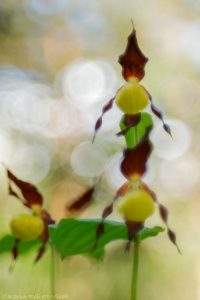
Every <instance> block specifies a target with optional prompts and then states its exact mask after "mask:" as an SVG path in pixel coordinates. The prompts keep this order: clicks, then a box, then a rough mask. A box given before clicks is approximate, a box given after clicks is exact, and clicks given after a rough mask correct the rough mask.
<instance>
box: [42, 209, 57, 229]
mask: <svg viewBox="0 0 200 300" xmlns="http://www.w3.org/2000/svg"><path fill="white" fill-rule="evenodd" d="M40 217H41V218H42V219H43V221H44V222H45V223H46V224H48V225H51V224H55V221H54V220H53V219H52V217H51V216H50V214H49V213H48V212H47V211H46V210H45V209H42V210H41V212H40Z"/></svg>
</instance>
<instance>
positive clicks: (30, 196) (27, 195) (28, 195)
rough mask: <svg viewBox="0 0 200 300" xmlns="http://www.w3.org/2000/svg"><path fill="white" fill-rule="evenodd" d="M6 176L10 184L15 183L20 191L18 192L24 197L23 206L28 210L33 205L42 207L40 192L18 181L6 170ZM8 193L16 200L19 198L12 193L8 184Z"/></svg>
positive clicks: (29, 184)
mask: <svg viewBox="0 0 200 300" xmlns="http://www.w3.org/2000/svg"><path fill="white" fill-rule="evenodd" d="M7 176H8V179H9V180H10V181H11V182H13V183H15V185H16V186H17V187H18V188H19V189H20V191H21V193H22V195H23V197H24V201H23V204H24V205H25V206H27V207H29V208H31V207H32V205H34V204H38V205H41V206H42V203H43V197H42V195H41V194H40V192H39V191H38V190H37V188H36V187H35V186H34V185H33V184H31V183H29V182H25V181H22V180H20V179H18V178H17V177H16V176H15V175H14V174H13V173H11V172H10V171H9V170H8V169H7ZM9 193H10V194H11V195H14V196H16V197H17V198H19V196H18V195H17V193H16V192H14V191H13V189H12V188H11V184H9ZM19 199H20V198H19Z"/></svg>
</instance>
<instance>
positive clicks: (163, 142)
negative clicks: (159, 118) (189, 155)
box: [151, 120, 192, 160]
mask: <svg viewBox="0 0 200 300" xmlns="http://www.w3.org/2000/svg"><path fill="white" fill-rule="evenodd" d="M166 123H167V124H168V125H169V126H170V128H171V132H172V138H171V137H170V135H169V134H166V132H165V131H164V130H163V126H162V124H161V123H160V124H159V125H157V126H156V127H155V128H154V130H153V132H152V135H151V139H152V142H153V144H154V145H155V147H154V150H155V154H156V155H157V156H159V157H160V158H164V159H169V160H171V159H175V158H178V157H181V156H182V155H183V154H185V153H186V152H187V150H188V149H189V147H190V144H191V140H192V136H191V132H190V129H189V128H188V126H187V125H186V124H185V123H184V122H182V121H180V120H166Z"/></svg>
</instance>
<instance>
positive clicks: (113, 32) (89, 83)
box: [0, 0, 200, 300]
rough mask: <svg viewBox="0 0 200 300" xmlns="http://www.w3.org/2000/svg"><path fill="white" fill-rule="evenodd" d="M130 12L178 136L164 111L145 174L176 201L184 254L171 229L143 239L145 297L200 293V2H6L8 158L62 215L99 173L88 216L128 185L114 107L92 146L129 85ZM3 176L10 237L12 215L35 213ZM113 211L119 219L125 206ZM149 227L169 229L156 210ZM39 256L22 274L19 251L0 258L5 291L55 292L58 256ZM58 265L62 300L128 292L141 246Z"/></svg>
mask: <svg viewBox="0 0 200 300" xmlns="http://www.w3.org/2000/svg"><path fill="white" fill-rule="evenodd" d="M131 18H132V19H133V22H134V24H135V28H136V30H137V37H138V41H139V45H140V46H141V49H142V50H143V52H144V53H145V55H146V56H147V57H148V58H149V62H148V64H147V66H146V76H145V78H144V80H143V82H142V84H143V85H144V86H145V87H146V88H147V89H148V90H149V91H150V93H151V94H152V95H153V98H154V102H155V104H156V105H157V106H158V107H160V108H161V109H162V110H163V112H164V114H165V119H166V120H168V123H169V124H170V125H171V128H172V134H173V140H172V139H170V137H168V136H167V135H166V133H165V132H164V131H163V129H162V126H161V123H160V122H159V121H158V120H157V119H154V120H155V129H154V131H153V133H152V135H151V136H152V141H153V143H154V146H155V147H154V150H155V151H154V153H153V154H152V156H151V159H150V162H149V172H148V173H147V175H146V176H145V181H146V182H147V183H148V184H149V185H150V186H151V188H152V189H153V190H154V191H155V192H156V193H157V195H158V199H159V200H160V202H162V203H163V204H165V205H166V206H167V207H168V208H169V211H170V218H169V223H170V226H171V227H172V228H173V229H174V230H175V232H176V234H177V240H178V244H179V245H180V248H181V250H182V252H183V255H182V256H181V255H179V254H178V253H177V251H176V249H175V247H173V245H172V244H171V243H170V242H169V241H168V238H167V236H166V233H164V234H161V235H159V236H158V237H156V238H154V239H150V240H148V241H145V242H144V243H143V245H142V246H141V261H140V272H139V294H138V300H143V299H154V300H158V299H160V298H161V297H162V299H163V300H168V299H173V300H188V299H193V300H199V299H200V260H199V252H200V226H199V225H200V218H199V215H200V201H199V190H200V188H199V179H200V171H199V166H200V155H199V149H200V138H199V129H200V122H199V111H200V85H199V74H200V39H199V36H200V2H199V1H197V0H175V1H171V0H154V1H147V0H146V1H145V0H133V1H131V0H127V1H122V0H118V1H114V0H110V1H105V0H98V1H97V0H81V1H80V0H74V1H69V0H42V1H41V0H18V1H17V0H7V1H3V0H1V1H0V64H1V66H0V161H1V162H3V163H5V164H6V165H8V166H9V168H10V169H11V170H12V171H13V172H14V173H15V174H16V175H17V176H19V177H20V178H21V179H24V180H27V181H30V182H32V183H34V184H36V185H37V186H38V187H39V188H40V190H41V192H42V193H43V195H44V198H45V207H46V208H47V209H48V210H49V211H50V213H51V214H52V216H53V218H55V219H56V220H57V221H59V220H60V219H61V218H63V217H67V216H68V213H67V210H66V205H67V204H70V203H71V202H72V201H73V199H75V198H76V197H77V196H79V195H80V194H81V193H82V192H83V191H85V190H86V189H87V187H89V186H91V185H92V184H93V183H94V182H96V180H97V179H98V178H99V176H101V181H100V183H99V184H98V189H97V190H96V192H95V200H94V202H93V204H92V206H91V207H90V208H88V209H87V210H85V211H84V212H83V213H82V214H81V215H80V216H81V217H97V216H100V215H101V212H102V209H103V207H104V206H105V205H106V204H107V203H108V202H109V201H110V199H111V198H112V195H113V194H114V191H116V189H117V188H118V187H119V186H120V185H121V184H122V183H123V182H124V179H123V178H122V176H121V175H120V172H119V161H120V157H121V151H122V149H123V147H124V141H123V138H117V137H116V136H115V133H116V132H118V130H119V129H118V124H119V120H120V117H121V113H120V111H119V110H118V109H117V108H116V107H114V108H113V110H112V111H111V112H109V113H108V114H107V115H106V116H105V118H104V124H103V127H102V129H101V131H100V132H99V134H98V136H97V139H96V142H95V144H94V145H93V146H92V145H91V139H92V134H93V128H94V124H95V121H96V119H97V117H98V116H99V115H100V113H101V108H102V106H103V104H104V103H106V102H107V101H108V100H109V99H110V98H111V97H112V96H113V95H114V94H115V92H116V90H117V88H119V87H120V86H121V85H122V84H123V83H124V82H123V79H122V76H121V67H120V65H119V64H118V63H117V60H118V56H119V54H121V53H122V52H123V51H124V49H125V46H126V40H127V36H128V35H129V34H130V32H131V30H132V25H131ZM148 110H149V109H148ZM0 176H1V178H0V181H1V185H0V196H1V202H0V215H1V222H0V234H1V236H3V235H4V234H6V233H8V232H9V231H10V229H9V221H10V219H11V218H12V217H13V216H15V215H16V214H18V213H21V212H24V211H27V210H26V209H25V208H24V207H22V205H21V204H20V203H18V202H17V201H16V200H15V199H14V198H13V197H8V196H7V179H6V176H5V170H4V168H3V166H1V169H0ZM111 218H113V219H117V220H118V219H120V217H119V216H118V215H117V213H116V212H114V213H113V214H112V215H111ZM148 225H149V226H150V225H161V226H162V222H161V221H160V218H159V217H158V212H157V213H156V214H155V215H154V216H153V217H152V218H151V219H150V220H149V221H148ZM34 255H35V254H34V253H29V254H27V255H25V256H23V257H21V258H20V259H19V260H18V261H17V264H16V266H15V269H14V271H13V272H12V273H10V272H9V271H8V269H9V265H10V255H7V254H6V255H2V256H1V257H0V271H1V272H0V297H1V298H2V299H22V297H24V298H23V299H29V298H28V297H29V296H28V295H35V297H38V298H35V299H42V298H41V297H42V295H43V296H45V295H48V293H49V277H48V276H49V253H47V254H46V255H45V256H44V258H43V260H42V261H41V262H39V263H38V264H37V265H34V264H33V259H34ZM56 273H57V282H56V289H57V294H58V296H59V297H60V299H70V300H79V299H86V300H94V299H95V300H98V299H105V300H106V299H107V300H110V299H113V300H122V299H123V300H126V299H129V292H130V275H131V254H127V253H125V252H124V242H115V243H112V244H110V245H108V247H107V251H106V256H105V260H104V261H103V262H102V263H96V262H94V261H91V260H89V259H88V258H86V257H78V256H77V257H72V258H70V259H67V260H64V261H63V262H61V261H60V259H59V258H57V270H56ZM20 295H21V298H20ZM9 297H10V298H9ZM17 297H18V298H17ZM62 297H63V298H62ZM32 299H34V298H33V296H32ZM45 299H46V298H45Z"/></svg>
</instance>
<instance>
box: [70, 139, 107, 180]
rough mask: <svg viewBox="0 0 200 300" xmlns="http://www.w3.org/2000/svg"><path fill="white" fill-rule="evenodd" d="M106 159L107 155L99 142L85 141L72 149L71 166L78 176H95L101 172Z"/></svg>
mask: <svg viewBox="0 0 200 300" xmlns="http://www.w3.org/2000/svg"><path fill="white" fill-rule="evenodd" d="M107 159H108V155H107V153H106V151H105V150H104V149H103V147H102V146H101V144H100V143H98V142H95V143H94V144H92V143H91V141H86V142H83V143H81V144H79V145H78V146H77V147H75V149H74V150H73V152H72V155H71V166H72V169H73V171H74V172H75V173H76V174H78V175H80V176H86V177H96V176H100V175H101V174H102V172H103V170H104V166H105V163H106V161H107Z"/></svg>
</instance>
